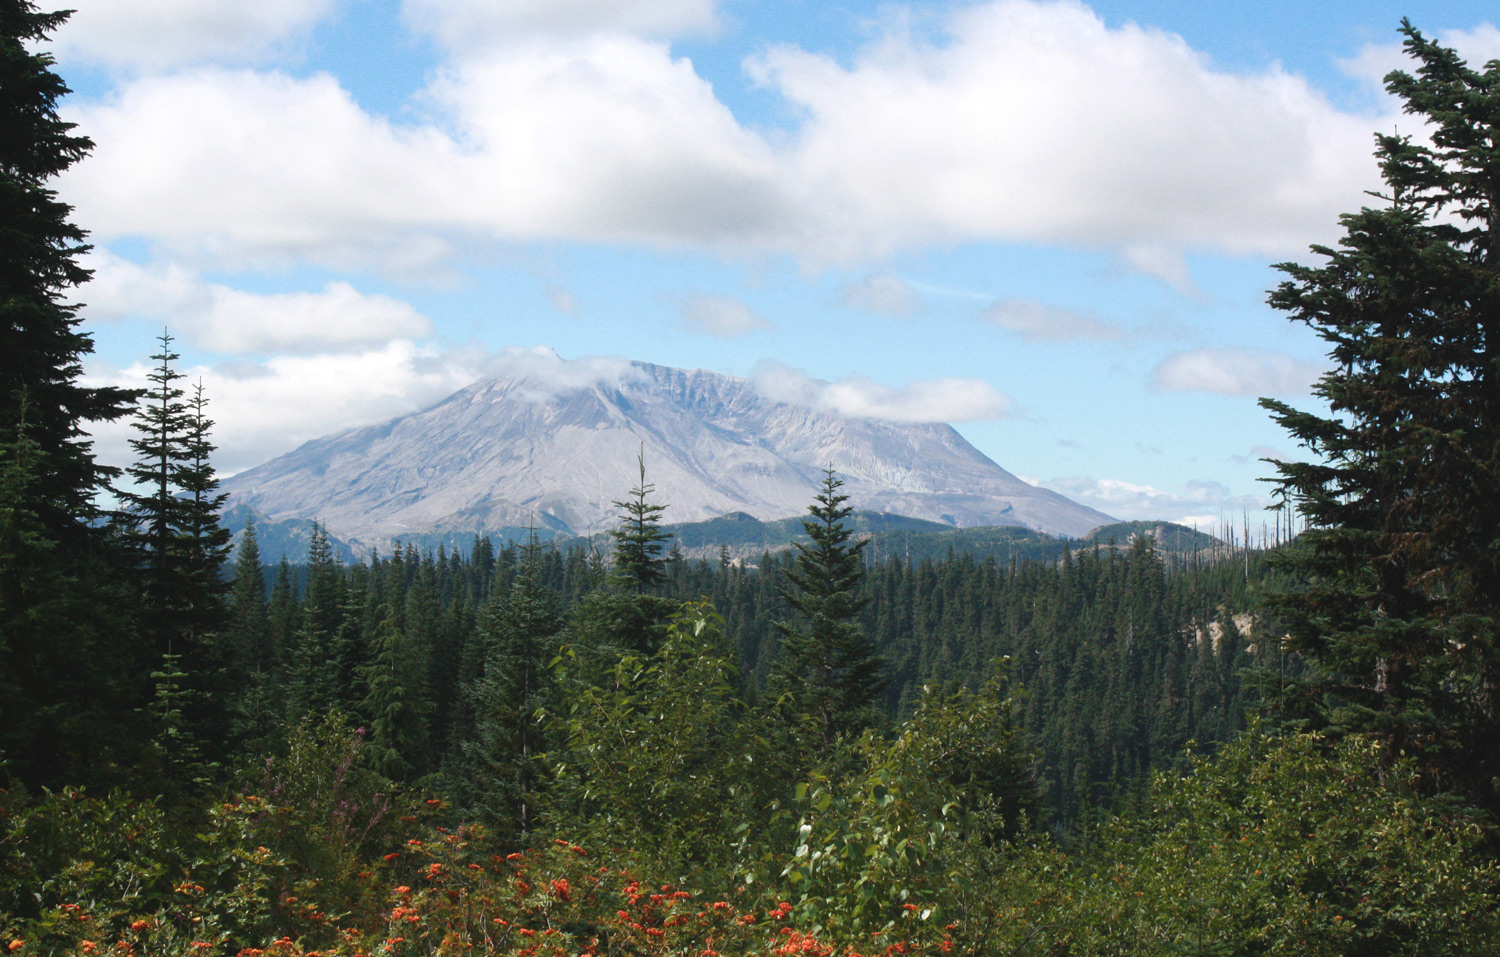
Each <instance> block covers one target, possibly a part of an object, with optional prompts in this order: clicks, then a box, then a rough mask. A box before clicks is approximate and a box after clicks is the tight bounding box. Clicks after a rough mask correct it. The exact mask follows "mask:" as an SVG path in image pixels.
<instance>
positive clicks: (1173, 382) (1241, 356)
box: [1151, 349, 1326, 396]
mask: <svg viewBox="0 0 1500 957" xmlns="http://www.w3.org/2000/svg"><path fill="white" fill-rule="evenodd" d="M1324 371H1326V370H1325V367H1324V366H1323V365H1321V364H1319V363H1315V362H1304V361H1302V360H1300V359H1294V358H1292V357H1291V356H1289V355H1286V354H1285V353H1281V352H1266V351H1260V350H1254V349H1193V350H1191V351H1188V352H1178V353H1175V354H1173V355H1170V356H1168V357H1167V358H1165V359H1163V360H1162V361H1161V363H1160V364H1158V365H1157V367H1156V368H1155V369H1154V370H1152V373H1151V387H1152V388H1153V389H1155V390H1156V391H1158V392H1217V393H1219V394H1220V395H1249V396H1263V395H1265V396H1293V395H1307V394H1308V392H1309V391H1310V390H1311V388H1312V385H1313V383H1314V382H1316V381H1317V379H1318V377H1319V376H1321V375H1322V374H1323V372H1324Z"/></svg>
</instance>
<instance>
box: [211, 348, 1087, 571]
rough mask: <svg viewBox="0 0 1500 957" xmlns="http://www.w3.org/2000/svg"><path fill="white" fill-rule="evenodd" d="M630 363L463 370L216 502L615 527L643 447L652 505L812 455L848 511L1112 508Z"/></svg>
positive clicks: (949, 454)
mask: <svg viewBox="0 0 1500 957" xmlns="http://www.w3.org/2000/svg"><path fill="white" fill-rule="evenodd" d="M630 372H631V374H630V375H627V376H625V377H623V379H622V380H621V381H619V382H617V383H604V384H594V385H589V386H585V387H581V388H573V389H570V390H567V391H562V392H558V391H556V390H554V389H551V388H549V387H547V386H546V385H545V384H543V383H539V382H533V381H530V380H527V379H489V380H485V381H482V382H477V383H475V384H474V385H471V386H469V387H468V388H466V389H463V390H461V391H459V392H457V393H455V394H454V395H452V396H449V397H448V398H447V399H444V400H443V401H442V402H439V403H438V404H437V405H434V406H432V407H431V408H429V409H426V410H424V411H421V412H417V413H414V414H412V415H407V416H403V417H401V418H398V419H395V420H393V421H391V422H387V423H385V424H384V425H378V426H372V427H369V428H363V429H355V430H351V431H349V432H344V433H342V434H338V435H332V436H328V437H326V438H322V439H317V440H315V441H312V442H308V443H307V444H305V445H303V446H302V447H301V448H299V449H297V450H295V451H293V452H290V453H288V454H287V455H283V456H281V457H280V458H277V459H273V460H272V461H270V462H267V463H265V464H264V465H260V466H257V467H256V468H253V469H250V470H248V471H246V472H242V473H240V474H239V475H236V476H234V477H233V478H230V479H227V480H226V481H225V482H224V483H223V488H224V490H225V491H227V492H229V493H230V504H231V505H248V506H249V507H250V508H253V509H254V510H255V511H256V512H258V513H260V514H262V515H264V516H266V517H268V518H270V519H273V520H283V519H289V518H316V519H318V520H320V521H322V522H323V524H324V525H325V526H326V527H327V528H328V530H329V531H330V532H331V533H332V534H334V535H337V536H339V537H340V538H343V539H344V540H346V541H348V542H350V543H351V544H353V545H356V546H360V547H365V548H369V547H379V548H386V547H388V545H389V543H390V541H391V540H392V539H396V538H401V537H403V536H410V535H414V534H417V533H427V532H456V533H468V532H488V533H491V534H496V533H500V532H503V531H505V530H508V529H509V530H514V529H517V528H525V527H527V526H529V525H533V524H534V525H535V526H536V527H538V528H541V529H549V528H550V529H553V530H555V531H557V532H563V533H573V534H589V533H592V532H596V531H600V530H603V529H606V528H610V527H613V526H614V524H615V523H616V518H617V514H618V511H619V510H618V509H617V508H615V507H614V505H612V504H611V503H612V502H613V501H615V500H618V499H623V498H625V497H626V493H627V491H628V490H629V489H630V488H631V487H632V486H633V485H635V483H636V478H637V474H638V472H637V466H636V456H637V455H638V454H640V453H641V452H642V450H643V449H644V454H645V460H646V470H647V480H648V481H649V482H651V483H653V484H654V485H655V486H656V490H657V491H656V495H655V499H654V500H655V501H657V502H661V503H665V504H667V505H668V506H669V510H668V511H667V513H666V515H665V516H664V517H665V520H666V521H668V522H694V521H702V520H704V519H708V518H713V517H714V516H718V515H724V514H727V513H730V512H746V513H749V514H750V515H753V516H755V517H756V518H760V519H766V520H769V519H776V518H784V517H787V516H791V515H800V514H802V513H804V512H805V510H806V508H807V506H808V504H809V503H811V501H812V497H813V495H814V493H815V491H816V489H817V486H818V483H819V480H820V478H821V476H822V469H823V468H824V467H826V466H832V467H833V468H834V469H836V470H837V471H838V473H839V475H840V477H842V478H843V479H844V481H845V489H844V491H846V492H847V493H848V494H849V496H850V504H852V505H853V506H854V507H855V508H858V509H861V510H868V511H881V512H892V513H896V514H899V515H907V516H911V517H915V518H923V519H928V520H931V521H936V522H942V523H944V524H947V525H954V526H959V527H967V526H974V525H1024V526H1027V527H1030V528H1034V529H1037V530H1039V531H1044V532H1048V533H1051V534H1058V535H1069V536H1075V537H1076V536H1081V535H1083V534H1085V533H1087V532H1088V531H1089V530H1090V529H1092V528H1095V527H1097V526H1099V525H1101V524H1104V523H1107V522H1110V521H1113V519H1111V518H1110V517H1109V516H1107V515H1104V514H1103V513H1101V512H1097V511H1094V510H1093V509H1090V508H1086V507H1084V506H1082V505H1079V504H1077V503H1076V502H1073V501H1071V500H1069V499H1067V498H1064V497H1063V496H1061V495H1058V494H1057V493H1055V492H1049V491H1046V490H1044V489H1039V488H1036V487H1034V486H1031V485H1028V484H1026V483H1025V482H1022V481H1021V480H1020V479H1018V478H1016V477H1015V476H1014V475H1011V474H1010V473H1009V472H1007V471H1005V470H1004V469H1002V468H1001V467H1000V466H998V465H996V464H995V463H994V462H992V461H990V459H988V458H986V457H985V456H984V455H983V454H982V453H981V452H979V450H978V449H976V448H974V447H973V446H972V445H970V444H969V443H968V442H967V441H965V440H964V438H963V437H962V436H960V435H959V434H958V433H957V432H956V431H954V430H953V428H952V427H951V426H948V425H943V424H939V423H928V424H915V425H914V424H908V423H896V422H885V421H879V420H874V419H852V418H845V417H843V416H841V415H838V414H835V413H831V412H822V411H817V410H814V409H810V408H807V407H804V406H799V405H794V404H790V403H785V402H774V401H770V400H768V399H765V398H763V397H762V396H760V395H759V394H757V393H756V391H755V390H754V389H753V388H752V386H751V384H750V383H749V382H748V381H747V380H744V379H737V378H734V377H732V376H725V375H718V374H716V373H712V372H703V371H684V370H681V369H671V368H666V367H663V366H654V365H647V364H644V363H632V364H631V367H630Z"/></svg>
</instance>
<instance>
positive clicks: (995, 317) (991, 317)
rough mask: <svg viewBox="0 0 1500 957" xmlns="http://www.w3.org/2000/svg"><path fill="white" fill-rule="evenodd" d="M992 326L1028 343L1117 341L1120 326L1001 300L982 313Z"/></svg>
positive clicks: (1035, 304)
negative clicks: (1011, 333) (1013, 334)
mask: <svg viewBox="0 0 1500 957" xmlns="http://www.w3.org/2000/svg"><path fill="white" fill-rule="evenodd" d="M984 318H985V319H986V320H987V321H988V322H989V323H990V324H991V325H993V326H998V327H999V328H1001V329H1004V330H1006V331H1007V332H1013V333H1015V334H1016V335H1018V336H1020V337H1021V338H1023V339H1026V340H1028V341H1031V342H1076V341H1079V340H1090V339H1093V340H1107V339H1119V338H1121V336H1122V335H1123V332H1122V330H1121V329H1120V327H1119V326H1115V325H1112V324H1110V323H1107V322H1104V321H1102V320H1099V319H1096V318H1094V317H1093V316H1090V315H1085V314H1083V313H1077V312H1073V311H1072V310H1070V309H1063V308H1060V307H1058V306H1049V305H1047V304H1046V303H1043V302H1037V301H1036V300H1034V299H1002V300H1000V301H999V302H997V303H995V304H994V305H993V306H990V307H989V308H988V309H986V310H985V311H984Z"/></svg>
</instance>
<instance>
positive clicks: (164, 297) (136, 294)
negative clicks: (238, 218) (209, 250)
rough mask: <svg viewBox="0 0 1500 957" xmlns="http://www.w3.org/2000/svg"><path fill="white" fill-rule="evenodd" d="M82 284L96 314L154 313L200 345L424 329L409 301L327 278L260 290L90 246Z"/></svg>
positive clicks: (335, 343)
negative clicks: (306, 286) (301, 287)
mask: <svg viewBox="0 0 1500 957" xmlns="http://www.w3.org/2000/svg"><path fill="white" fill-rule="evenodd" d="M85 265H87V266H88V267H90V268H92V269H93V270H94V278H93V279H92V280H91V281H90V282H89V283H88V285H86V286H85V287H83V289H82V291H81V296H82V297H83V298H84V299H86V300H88V303H89V308H88V313H89V315H90V316H93V317H96V318H105V319H109V318H121V317H125V316H132V317H136V318H143V319H153V320H157V321H159V322H161V323H163V324H164V325H166V326H167V327H168V328H169V330H170V331H171V332H172V333H173V334H174V335H177V336H179V337H181V338H184V339H186V340H187V341H189V342H191V343H193V344H194V345H196V346H199V347H200V348H204V349H208V350H211V351H214V352H225V353H236V354H239V353H262V352H291V353H305V352H316V351H321V350H326V349H340V350H351V349H359V348H364V347H368V346H370V345H372V344H377V343H384V342H387V341H389V340H391V339H393V338H420V337H424V336H427V335H430V334H431V332H432V324H431V323H430V322H429V321H428V319H427V317H426V316H423V315H422V314H421V313H419V312H417V310H416V309H414V308H412V306H411V305H410V304H408V303H405V302H402V301H400V300H399V299H393V298H391V297H390V296H384V295H378V294H375V295H370V294H365V293H361V292H359V291H357V290H356V289H355V288H354V287H353V286H351V285H349V284H348V283H347V282H330V283H328V284H327V285H326V286H324V287H323V289H322V290H321V291H320V292H293V293H273V294H258V293H250V292H245V291H243V290H239V289H233V288H231V287H229V286H224V285H220V284H218V283H210V282H205V281H203V280H201V279H199V278H198V277H197V275H195V274H194V273H192V272H191V271H189V270H187V269H185V268H183V267H181V266H177V265H173V264H155V265H152V266H141V265H138V264H136V263H133V262H130V261H128V260H125V259H120V258H118V257H116V256H112V255H110V254H109V253H107V252H102V251H95V252H94V253H92V254H91V255H90V256H89V257H88V259H87V261H86V263H85Z"/></svg>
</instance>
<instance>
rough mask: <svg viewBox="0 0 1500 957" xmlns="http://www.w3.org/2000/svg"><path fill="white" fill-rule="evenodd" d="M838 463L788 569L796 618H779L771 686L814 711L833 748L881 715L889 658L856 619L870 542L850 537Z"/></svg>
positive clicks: (787, 594) (803, 710)
mask: <svg viewBox="0 0 1500 957" xmlns="http://www.w3.org/2000/svg"><path fill="white" fill-rule="evenodd" d="M843 484H844V483H843V482H842V481H841V480H839V479H838V478H836V477H835V475H834V472H833V470H832V469H828V470H826V471H825V472H824V475H823V485H822V488H821V489H820V490H819V492H818V494H817V495H816V496H815V499H814V503H813V504H812V505H810V506H808V513H809V515H810V516H811V517H810V518H806V519H803V521H802V528H803V530H804V531H805V532H806V533H807V537H808V538H809V539H810V541H809V542H807V543H803V542H796V543H794V545H795V548H796V552H797V555H796V559H795V561H794V562H793V564H792V566H791V567H790V568H788V569H787V571H786V580H787V584H788V586H790V587H787V588H784V589H782V591H781V597H782V599H783V600H784V601H785V602H786V603H787V605H789V606H790V607H791V608H792V610H793V611H794V612H796V614H797V618H798V620H796V621H792V622H786V621H782V622H777V623H776V625H775V627H776V631H777V632H778V633H779V634H780V636H781V653H780V656H779V657H778V658H777V660H776V662H775V664H774V665H773V671H772V675H771V682H770V686H769V687H770V690H771V692H772V693H773V694H774V695H785V696H787V697H788V698H789V699H790V700H789V702H788V703H789V706H790V711H791V713H792V714H794V715H798V716H803V717H805V718H807V719H810V720H811V722H812V724H813V725H814V727H815V729H816V732H815V733H816V740H817V742H818V744H819V745H820V746H821V747H822V748H823V749H825V750H826V749H828V748H830V747H831V746H832V745H833V743H834V742H835V741H836V740H837V739H838V738H839V737H840V736H841V735H846V734H850V733H853V732H857V731H859V730H861V729H863V728H865V727H869V726H870V725H872V724H874V723H875V722H876V720H877V715H876V712H875V708H874V705H875V703H876V701H878V700H879V697H880V693H881V691H882V690H884V688H885V685H886V677H885V673H884V672H885V662H884V661H883V660H882V659H881V657H880V656H879V655H878V654H876V652H875V648H874V646H873V644H872V643H871V642H870V639H869V638H868V637H866V635H865V633H864V630H863V629H862V628H861V627H860V625H859V622H858V621H857V620H856V618H857V616H858V615H859V613H860V611H861V610H862V609H863V608H864V607H865V605H866V604H867V603H868V602H867V599H864V598H861V597H859V594H858V591H859V585H860V581H861V579H863V577H864V566H863V563H862V562H861V560H860V559H861V554H860V553H861V552H862V550H863V548H864V542H862V541H861V542H851V541H850V539H851V537H852V535H853V533H852V532H851V531H850V529H849V527H848V526H847V525H845V524H844V520H845V519H847V518H848V517H849V516H850V514H851V513H852V512H853V509H852V508H850V507H848V506H845V505H844V503H845V502H846V501H848V498H849V496H847V495H843V494H841V493H840V492H839V489H840V488H841V487H842V486H843Z"/></svg>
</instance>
